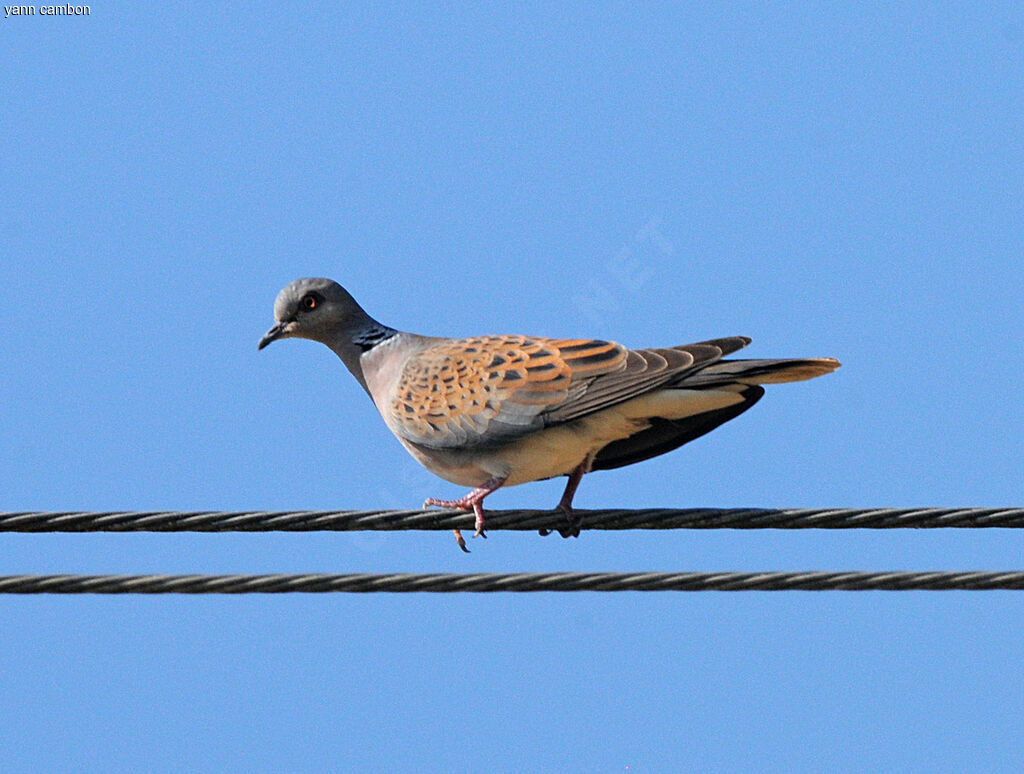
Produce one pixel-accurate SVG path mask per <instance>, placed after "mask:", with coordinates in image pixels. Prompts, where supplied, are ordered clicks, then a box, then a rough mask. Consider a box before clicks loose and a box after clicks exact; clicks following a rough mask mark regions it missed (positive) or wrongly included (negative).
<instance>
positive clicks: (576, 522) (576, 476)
mask: <svg viewBox="0 0 1024 774" xmlns="http://www.w3.org/2000/svg"><path fill="white" fill-rule="evenodd" d="M589 466H590V461H589V460H584V461H583V462H581V463H580V464H579V465H577V466H576V467H575V469H573V471H572V473H570V474H569V481H568V483H567V484H566V485H565V492H563V493H562V499H561V500H559V501H558V506H557V509H558V510H560V511H561V512H562V513H564V514H565V517H566V519H568V521H569V526H568V527H565V528H564V529H560V530H558V534H559V535H561V536H562V537H564V538H570V537H579V536H580V524H581V522H582V520H581V519H579V518H577V517H576V514H575V513H574V512H573V510H572V498H573V497H574V496H575V494H576V489H577V487H579V485H580V481H582V480H583V474H584V473H586V472H587V468H588V467H589ZM538 532H540V534H541V535H550V534H551V530H549V529H542V530H538Z"/></svg>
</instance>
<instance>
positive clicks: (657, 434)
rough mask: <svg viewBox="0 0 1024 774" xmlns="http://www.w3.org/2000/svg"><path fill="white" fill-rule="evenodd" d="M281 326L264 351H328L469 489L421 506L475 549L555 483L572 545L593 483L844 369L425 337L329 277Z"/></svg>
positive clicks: (298, 290)
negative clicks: (280, 347) (561, 482)
mask: <svg viewBox="0 0 1024 774" xmlns="http://www.w3.org/2000/svg"><path fill="white" fill-rule="evenodd" d="M274 320H275V322H274V325H273V326H272V327H271V328H270V330H268V331H267V332H266V334H264V336H263V337H262V338H261V339H260V341H259V345H258V348H259V349H260V350H262V349H263V348H264V347H266V346H267V345H268V344H270V343H271V342H274V341H277V340H279V339H289V338H301V339H310V340H312V341H318V342H320V343H322V344H325V345H327V347H329V348H330V349H331V350H332V351H333V352H334V353H335V354H336V355H338V357H339V358H341V361H342V362H343V363H344V364H345V366H346V367H347V368H348V370H349V371H350V372H351V373H352V375H353V376H354V377H355V379H356V381H357V382H359V384H360V386H361V387H362V388H363V390H365V391H366V393H367V394H368V395H369V397H370V399H371V400H372V401H373V403H374V405H375V406H376V408H377V410H378V411H379V412H380V415H381V417H382V418H383V420H384V423H385V424H386V425H387V427H388V429H389V430H391V432H392V433H394V435H395V436H396V437H397V438H398V440H399V442H400V443H401V444H402V446H404V447H405V449H406V450H407V451H408V452H409V453H410V454H411V455H412V456H413V457H414V458H415V459H416V460H417V461H418V462H419V463H420V464H422V465H423V466H424V467H425V468H427V469H428V470H430V471H431V472H432V473H434V474H436V475H437V476H440V477H441V478H443V479H445V480H447V481H449V482H451V483H453V484H457V485H459V486H463V487H471V491H470V492H468V493H467V494H466V495H464V496H463V497H460V498H458V499H453V500H444V499H438V498H429V499H428V500H427V501H426V502H425V503H424V504H423V507H424V508H426V507H430V506H439V507H442V508H454V509H459V510H466V511H469V510H472V512H473V513H474V516H475V519H474V528H475V532H474V537H478V536H483V537H486V534H485V532H484V526H485V523H486V518H485V514H484V510H483V502H484V499H485V498H486V497H487V496H488V495H489V494H491V493H492V492H494V491H495V490H497V489H499V488H500V487H503V486H505V487H507V486H515V485H518V484H525V483H528V482H531V481H538V480H542V479H548V478H554V477H556V476H567V477H568V481H567V483H566V486H565V491H564V493H563V495H562V498H561V500H560V501H559V503H558V506H557V509H558V510H560V511H561V512H562V513H563V514H564V516H565V520H566V521H565V525H564V526H563V527H561V528H559V529H558V532H559V533H560V534H561V535H562V537H576V536H578V535H579V531H580V524H581V523H580V519H579V518H577V516H576V515H575V513H574V511H573V507H572V501H573V497H574V495H575V493H576V489H577V487H578V486H579V484H580V481H581V479H582V478H583V476H584V475H586V474H587V473H591V472H594V471H598V470H610V469H613V468H619V467H623V466H625V465H632V464H634V463H637V462H642V461H644V460H647V459H650V458H651V457H656V456H658V455H661V454H665V453H666V452H669V451H672V450H674V449H676V448H678V447H679V446H682V445H683V444H685V443H689V442H690V441H692V440H694V439H695V438H699V437H700V436H702V435H704V434H705V433H708V432H710V431H711V430H713V429H715V428H716V427H718V426H719V425H721V424H722V423H724V422H727V421H729V420H730V419H734V418H735V417H737V416H739V415H740V414H742V413H743V412H744V411H746V410H747V409H749V408H750V407H751V406H753V405H754V404H755V403H757V401H758V400H760V398H761V396H762V395H764V387H763V386H762V385H766V384H778V383H783V382H796V381H803V380H805V379H813V378H815V377H817V376H822V375H824V374H827V373H830V372H831V371H834V370H835V369H836V368H838V367H839V366H840V363H839V361H838V360H836V359H835V358H799V359H785V360H763V359H761V360H742V359H726V356H727V355H731V354H732V353H734V352H736V351H738V350H740V349H742V348H743V347H746V346H747V345H748V344H750V342H751V339H749V338H747V337H746V336H730V337H726V338H721V339H711V340H708V341H700V342H696V343H694V344H684V345H680V346H674V347H662V348H650V349H629V348H627V347H625V346H623V345H622V344H618V343H616V342H614V341H604V340H600V339H586V338H582V339H574V338H569V339H555V338H545V337H540V336H524V335H487V336H472V337H468V338H443V337H437V336H421V335H418V334H415V333H407V332H404V331H399V330H396V329H394V328H391V327H388V326H387V325H384V324H382V323H380V322H378V321H377V320H375V319H374V318H373V317H371V316H370V315H369V314H367V313H366V312H365V311H364V310H363V308H362V307H361V306H360V305H359V304H358V303H357V302H356V300H355V299H354V298H353V297H352V296H351V295H350V294H349V292H348V291H347V290H345V288H343V287H342V286H341V285H339V284H338V283H337V282H335V281H333V280H330V279H326V278H323V277H314V278H302V279H297V280H295V281H294V282H292V283H291V284H289V285H287V286H286V287H285V288H284V289H282V290H281V292H280V293H279V294H278V296H277V299H276V300H275V302H274ZM454 532H455V538H456V541H457V542H458V545H459V547H460V548H461V549H462V550H463V551H467V552H468V550H469V549H468V548H467V547H466V541H465V540H464V538H463V536H462V533H461V531H459V530H455V531H454ZM548 532H549V531H548V530H541V534H548Z"/></svg>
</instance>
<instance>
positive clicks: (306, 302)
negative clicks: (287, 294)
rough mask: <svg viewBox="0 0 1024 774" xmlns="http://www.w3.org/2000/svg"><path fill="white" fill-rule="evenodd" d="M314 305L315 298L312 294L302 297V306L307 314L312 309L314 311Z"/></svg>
mask: <svg viewBox="0 0 1024 774" xmlns="http://www.w3.org/2000/svg"><path fill="white" fill-rule="evenodd" d="M316 303H317V301H316V296H314V295H312V294H310V295H308V296H303V297H302V306H303V308H304V309H305V310H306V311H308V312H311V311H313V310H314V309H316Z"/></svg>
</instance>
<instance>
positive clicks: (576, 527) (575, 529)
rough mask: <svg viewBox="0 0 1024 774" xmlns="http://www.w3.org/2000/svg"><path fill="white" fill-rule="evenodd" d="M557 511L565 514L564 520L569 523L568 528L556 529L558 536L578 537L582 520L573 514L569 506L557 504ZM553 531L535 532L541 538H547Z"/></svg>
mask: <svg viewBox="0 0 1024 774" xmlns="http://www.w3.org/2000/svg"><path fill="white" fill-rule="evenodd" d="M557 510H560V511H561V512H562V513H564V514H565V518H566V519H567V520H568V522H569V526H567V527H564V528H560V529H558V534H559V535H561V536H562V537H564V538H571V537H579V536H580V527H581V526H582V525H583V519H582V518H580V517H579V516H577V515H576V513H575V511H573V509H572V506H571V505H566V504H565V503H559V504H558V509H557ZM554 531H555V530H550V529H539V530H537V532H538V533H539V534H540V535H541V537H547V536H548V535H550V534H551V533H552V532H554Z"/></svg>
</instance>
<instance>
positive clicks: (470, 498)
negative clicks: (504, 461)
mask: <svg viewBox="0 0 1024 774" xmlns="http://www.w3.org/2000/svg"><path fill="white" fill-rule="evenodd" d="M507 478H508V477H507V476H494V477H493V478H489V479H487V480H486V481H484V483H483V484H481V485H480V486H478V487H477V488H476V489H474V490H473V491H472V492H470V493H469V494H467V495H464V496H463V497H460V498H459V499H458V500H438V499H437V498H436V497H429V498H427V499H426V500H425V501H424V502H423V507H424V508H427V507H429V506H431V505H436V506H438V507H439V508H458V509H459V510H460V511H465V510H470V509H471V510H472V511H473V513H474V514H475V515H476V521H475V522H474V524H473V526H474V527H476V531H475V532H474V533H473V537H483V538H486V537H487V535H485V534H484V507H483V502H484V498H485V497H487V495H489V494H490V493H491V492H493V491H494V490H495V489H498V488H499V487H500V486H501V485H502V484H504V483H505V480H506V479H507ZM453 531H454V532H455V540H456V541H457V542H458V544H459V548H461V549H462V550H463V551H465V552H466V553H467V554H468V553H469V549H468V548H466V541H465V539H464V538H463V537H462V530H458V529H456V530H453Z"/></svg>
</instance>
